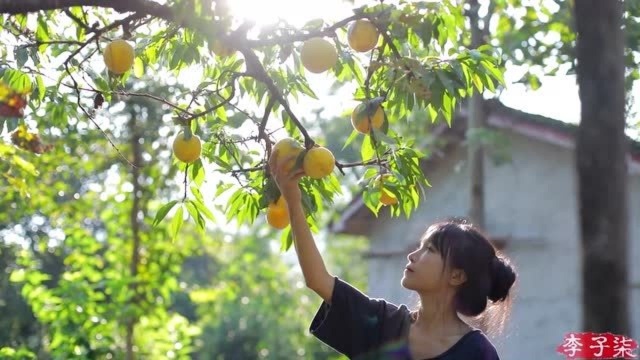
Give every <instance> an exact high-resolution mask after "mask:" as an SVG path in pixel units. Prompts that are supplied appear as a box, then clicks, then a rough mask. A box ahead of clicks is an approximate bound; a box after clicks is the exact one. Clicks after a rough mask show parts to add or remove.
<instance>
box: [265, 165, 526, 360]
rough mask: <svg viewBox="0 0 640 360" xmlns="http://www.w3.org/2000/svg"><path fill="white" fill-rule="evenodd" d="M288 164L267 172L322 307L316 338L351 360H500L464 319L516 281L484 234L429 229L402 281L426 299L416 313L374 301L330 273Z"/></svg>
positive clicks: (464, 228)
mask: <svg viewBox="0 0 640 360" xmlns="http://www.w3.org/2000/svg"><path fill="white" fill-rule="evenodd" d="M288 160H290V159H280V161H278V160H277V154H275V153H274V154H273V156H271V158H270V163H269V166H270V169H271V173H272V176H273V177H274V179H275V181H276V183H277V184H278V188H279V189H280V192H281V194H282V196H283V197H284V199H285V200H286V202H287V205H288V208H289V217H290V220H291V231H292V233H293V238H294V246H295V249H296V253H297V255H298V260H299V262H300V267H301V268H302V273H303V275H304V279H305V283H306V285H307V287H309V288H310V289H311V290H313V291H314V292H316V293H317V294H318V295H319V296H320V297H321V298H322V299H323V300H324V301H323V303H322V305H321V306H320V309H319V310H318V313H317V314H316V315H315V317H314V319H313V321H312V323H311V327H310V330H311V333H312V334H314V335H315V336H316V337H317V338H318V339H320V340H321V341H323V342H324V343H326V344H328V345H329V346H331V347H332V348H334V349H335V350H337V351H338V352H340V353H342V354H345V355H347V356H348V357H349V358H351V359H403V360H405V359H406V360H424V359H437V360H474V359H477V360H497V359H499V358H498V355H497V353H496V350H495V347H494V346H493V345H492V344H491V342H490V341H489V339H488V338H487V337H486V336H485V335H484V333H483V332H482V331H481V330H479V329H476V328H474V327H472V326H470V325H469V324H467V323H466V322H465V321H463V320H462V319H461V318H460V315H464V316H469V317H474V316H477V315H479V314H481V313H483V312H484V311H485V309H486V307H487V303H488V300H491V301H492V302H500V301H504V300H506V299H507V297H508V295H509V290H510V288H511V286H512V285H513V283H514V282H515V279H516V274H515V272H514V270H513V268H512V267H511V266H510V265H509V264H508V262H507V260H506V259H504V258H502V257H498V256H497V254H496V250H495V249H494V247H493V246H492V245H491V243H490V242H489V241H488V240H487V239H486V238H485V237H484V236H482V234H481V233H480V232H478V230H476V229H475V228H474V227H472V226H471V225H469V224H459V223H454V222H444V223H438V224H435V225H432V226H430V227H429V228H428V229H427V231H426V232H425V234H424V235H423V237H422V239H421V242H420V247H419V248H418V249H417V250H415V251H413V252H412V253H410V254H409V255H408V257H407V258H408V264H407V266H406V268H405V270H404V276H403V278H402V286H404V287H405V288H407V289H409V290H413V291H415V292H416V293H417V294H418V295H419V296H420V307H419V309H418V310H417V311H410V310H409V309H408V308H407V307H406V306H405V305H401V306H396V305H394V304H391V303H389V302H386V301H384V300H382V299H371V298H369V297H367V296H366V295H364V294H363V293H361V292H360V291H358V290H357V289H355V288H353V287H352V286H350V285H349V284H348V283H346V282H344V281H342V280H340V279H339V278H338V277H334V276H333V275H331V274H330V273H329V272H328V271H327V268H326V266H325V264H324V261H323V260H322V256H321V255H320V252H319V251H318V248H317V247H316V244H315V242H314V239H313V236H312V234H311V231H310V229H309V226H308V224H307V221H306V219H305V213H304V210H303V207H302V202H301V192H300V188H299V186H298V181H299V180H300V178H301V177H302V176H303V175H304V174H303V173H301V172H296V173H289V172H288V171H286V170H285V168H284V166H283V165H284V164H286V163H287V161H288Z"/></svg>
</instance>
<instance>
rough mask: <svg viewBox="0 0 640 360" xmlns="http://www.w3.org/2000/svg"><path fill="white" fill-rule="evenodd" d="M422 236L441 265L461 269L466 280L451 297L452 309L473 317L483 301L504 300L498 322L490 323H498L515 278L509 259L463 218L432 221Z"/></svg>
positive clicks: (480, 312)
mask: <svg viewBox="0 0 640 360" xmlns="http://www.w3.org/2000/svg"><path fill="white" fill-rule="evenodd" d="M425 236H426V237H427V238H426V239H425V240H426V241H428V242H430V243H431V245H432V246H433V247H434V248H435V249H436V250H437V251H438V252H439V253H440V254H441V256H442V258H443V260H444V266H445V268H447V266H448V267H449V268H451V269H461V270H463V271H464V272H465V275H466V277H467V280H466V281H465V282H464V283H463V284H462V285H460V287H459V288H458V291H457V293H456V295H455V297H454V306H455V309H456V311H457V312H458V313H460V314H462V315H465V316H467V317H476V316H478V315H481V314H482V313H483V312H484V311H485V310H486V309H487V305H494V304H495V303H499V302H504V303H505V305H506V307H507V309H503V311H502V312H503V316H502V319H501V320H500V321H499V324H493V325H492V326H496V325H499V326H500V327H501V326H502V325H503V323H504V321H505V320H506V312H508V310H509V309H508V307H509V306H510V303H509V302H507V301H506V300H507V299H508V298H509V291H510V289H511V287H512V286H513V284H514V282H515V280H516V272H515V270H514V269H513V267H512V266H511V264H510V262H509V260H508V259H507V258H506V257H504V256H502V255H501V254H499V253H498V252H497V250H496V249H495V247H494V246H493V245H492V244H491V242H489V240H488V239H487V238H486V237H485V236H484V235H483V234H482V233H481V232H480V231H479V230H478V229H477V228H476V227H474V226H473V225H471V224H469V223H466V222H462V221H457V220H450V221H444V222H439V223H435V224H433V225H431V226H430V227H429V228H428V229H427V231H426V234H425ZM489 300H490V301H491V303H489ZM493 310H495V309H493ZM492 312H493V313H495V311H492ZM486 320H487V319H484V321H486Z"/></svg>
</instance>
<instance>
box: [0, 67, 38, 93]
mask: <svg viewBox="0 0 640 360" xmlns="http://www.w3.org/2000/svg"><path fill="white" fill-rule="evenodd" d="M2 81H4V82H5V83H6V84H7V85H9V87H10V88H12V89H13V91H16V92H18V93H22V94H27V93H29V92H31V87H32V86H31V79H30V78H29V75H27V74H25V73H23V72H22V71H20V70H15V69H6V70H5V71H4V74H2Z"/></svg>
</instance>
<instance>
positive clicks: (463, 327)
mask: <svg viewBox="0 0 640 360" xmlns="http://www.w3.org/2000/svg"><path fill="white" fill-rule="evenodd" d="M420 303H421V305H420V309H419V310H418V313H417V317H416V320H415V322H414V326H416V327H417V328H419V329H420V330H421V331H423V332H425V333H440V334H443V335H456V334H460V333H464V332H467V331H468V330H469V325H467V324H466V323H465V322H464V321H463V320H462V319H460V317H459V316H458V313H457V312H456V310H455V308H454V307H453V296H447V295H446V294H421V295H420Z"/></svg>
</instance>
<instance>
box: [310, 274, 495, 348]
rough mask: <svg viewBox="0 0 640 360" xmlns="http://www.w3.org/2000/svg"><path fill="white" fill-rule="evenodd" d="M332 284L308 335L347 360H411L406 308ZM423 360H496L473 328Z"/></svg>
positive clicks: (337, 280)
mask: <svg viewBox="0 0 640 360" xmlns="http://www.w3.org/2000/svg"><path fill="white" fill-rule="evenodd" d="M335 281H336V282H335V286H334V288H333V294H332V295H331V305H329V304H327V303H326V302H322V305H321V306H320V309H319V310H318V312H317V314H316V315H315V317H314V318H313V321H312V322H311V326H310V329H309V330H310V331H311V333H312V334H313V335H314V336H316V337H317V338H318V339H320V340H321V341H322V342H324V343H325V344H327V345H329V346H331V347H332V348H333V349H335V350H336V351H338V352H340V353H342V354H344V355H347V356H348V357H349V358H350V359H357V360H365V359H366V360H373V359H375V360H383V359H384V360H387V359H389V360H413V359H412V358H411V354H410V352H409V343H408V337H409V328H410V325H411V312H410V311H409V309H408V308H407V307H406V306H405V305H401V306H396V305H394V304H391V303H389V302H386V301H384V300H382V299H372V298H369V297H368V296H366V295H365V294H363V293H362V292H360V291H358V290H357V289H355V288H354V287H352V286H351V285H349V284H348V283H346V282H344V281H342V280H340V279H338V278H336V279H335ZM424 360H500V359H499V357H498V353H497V352H496V349H495V347H494V346H493V344H491V342H490V341H489V339H487V337H486V336H485V335H484V334H483V333H482V331H480V330H478V329H474V330H472V331H469V332H468V333H467V334H465V335H464V336H463V337H462V338H461V339H460V340H458V342H457V343H455V344H454V345H453V346H452V347H450V348H449V349H448V350H447V351H445V352H443V353H442V354H440V355H438V356H436V357H435V358H431V359H424Z"/></svg>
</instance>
